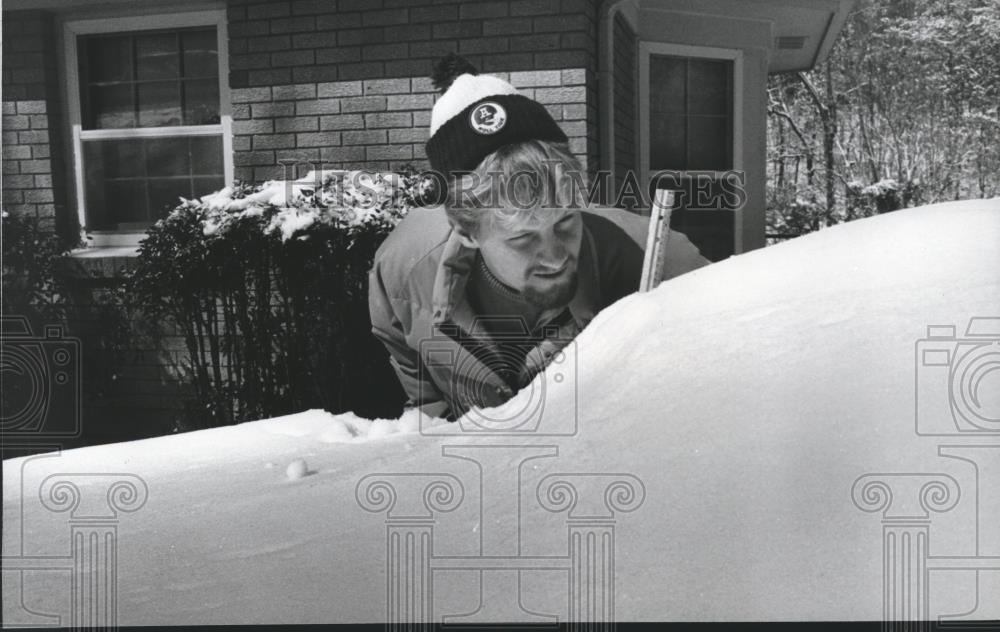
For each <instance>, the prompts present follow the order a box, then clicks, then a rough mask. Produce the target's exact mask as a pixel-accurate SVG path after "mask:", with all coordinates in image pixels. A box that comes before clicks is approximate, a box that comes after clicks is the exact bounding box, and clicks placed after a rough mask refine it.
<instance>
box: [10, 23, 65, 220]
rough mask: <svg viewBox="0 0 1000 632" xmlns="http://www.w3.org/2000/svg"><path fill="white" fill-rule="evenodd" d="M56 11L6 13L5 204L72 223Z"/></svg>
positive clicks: (33, 214) (50, 218)
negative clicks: (52, 12) (62, 138)
mask: <svg viewBox="0 0 1000 632" xmlns="http://www.w3.org/2000/svg"><path fill="white" fill-rule="evenodd" d="M55 42H56V38H55V25H54V21H53V18H52V15H51V14H49V13H46V12H43V11H5V12H4V15H3V208H4V210H6V211H8V212H11V213H18V214H26V215H30V216H34V217H37V218H38V219H39V222H40V225H41V226H42V227H43V228H48V229H50V230H53V231H54V230H56V229H57V228H59V229H61V230H65V231H66V235H67V237H68V236H69V234H70V233H71V232H74V230H73V229H72V228H69V227H68V224H69V223H70V222H68V221H67V220H69V219H71V218H69V217H68V208H67V205H66V199H67V190H66V185H67V179H66V177H65V176H66V171H65V164H64V159H65V156H64V153H65V152H63V151H61V147H62V145H61V138H60V130H61V129H62V123H61V121H62V116H63V110H62V107H61V99H60V98H59V90H60V86H59V83H58V75H57V70H56V68H57V65H56V63H57V52H58V49H57V46H56V43H55Z"/></svg>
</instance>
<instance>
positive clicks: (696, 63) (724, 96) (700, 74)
mask: <svg viewBox="0 0 1000 632" xmlns="http://www.w3.org/2000/svg"><path fill="white" fill-rule="evenodd" d="M731 67H732V62H728V61H714V60H710V59H692V60H690V62H689V63H688V112H689V113H691V114H717V115H721V116H726V115H728V114H729V69H730V68H731Z"/></svg>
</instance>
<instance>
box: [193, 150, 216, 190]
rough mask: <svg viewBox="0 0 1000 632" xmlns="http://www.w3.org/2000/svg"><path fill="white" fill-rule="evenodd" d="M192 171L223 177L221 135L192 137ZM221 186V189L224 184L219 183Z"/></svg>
mask: <svg viewBox="0 0 1000 632" xmlns="http://www.w3.org/2000/svg"><path fill="white" fill-rule="evenodd" d="M191 171H192V172H193V173H195V174H196V175H205V176H207V175H212V176H219V177H222V174H223V166H222V137H221V136H196V137H192V138H191ZM219 188H220V189H221V188H222V185H219ZM213 190H214V189H213ZM209 193H211V191H209Z"/></svg>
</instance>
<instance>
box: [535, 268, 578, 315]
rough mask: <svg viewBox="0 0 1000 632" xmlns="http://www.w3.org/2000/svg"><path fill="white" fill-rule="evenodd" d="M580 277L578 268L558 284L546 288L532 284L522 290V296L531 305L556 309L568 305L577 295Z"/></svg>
mask: <svg viewBox="0 0 1000 632" xmlns="http://www.w3.org/2000/svg"><path fill="white" fill-rule="evenodd" d="M577 285H579V278H578V276H577V272H576V270H573V272H572V273H571V274H570V275H569V276H568V277H567V278H566V279H565V280H564V281H560V282H559V283H558V284H554V285H550V286H549V287H547V288H545V289H544V290H543V289H541V288H536V287H533V286H531V285H529V286H527V287H525V288H524V289H523V290H522V291H521V296H522V297H524V300H525V301H527V302H528V304H529V305H532V306H533V307H537V308H539V309H554V308H556V307H564V306H565V305H568V304H569V302H570V301H571V300H573V297H574V296H575V295H576V289H577Z"/></svg>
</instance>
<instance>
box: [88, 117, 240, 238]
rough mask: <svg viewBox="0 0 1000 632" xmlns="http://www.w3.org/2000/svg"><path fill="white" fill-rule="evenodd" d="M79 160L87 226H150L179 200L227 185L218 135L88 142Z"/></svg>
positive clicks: (220, 137) (123, 227)
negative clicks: (83, 183) (81, 163)
mask: <svg viewBox="0 0 1000 632" xmlns="http://www.w3.org/2000/svg"><path fill="white" fill-rule="evenodd" d="M83 161H84V166H85V169H86V173H85V176H86V177H85V178H84V180H85V187H86V188H85V195H86V199H85V201H86V204H87V223H88V224H87V226H88V228H90V229H91V230H128V229H136V228H143V227H148V226H149V225H150V224H151V223H152V222H154V221H156V220H157V219H160V218H161V217H165V216H166V214H167V213H168V212H169V211H170V210H171V209H173V208H175V207H176V206H177V204H178V198H180V197H185V198H191V197H195V196H198V197H200V196H202V195H206V194H208V193H212V192H214V191H218V190H219V189H221V188H222V187H223V186H224V185H225V178H224V176H223V174H222V170H223V168H222V136H189V137H174V138H145V139H122V140H88V141H84V143H83ZM136 222H139V224H136Z"/></svg>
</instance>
